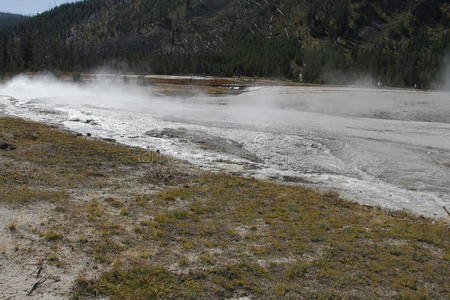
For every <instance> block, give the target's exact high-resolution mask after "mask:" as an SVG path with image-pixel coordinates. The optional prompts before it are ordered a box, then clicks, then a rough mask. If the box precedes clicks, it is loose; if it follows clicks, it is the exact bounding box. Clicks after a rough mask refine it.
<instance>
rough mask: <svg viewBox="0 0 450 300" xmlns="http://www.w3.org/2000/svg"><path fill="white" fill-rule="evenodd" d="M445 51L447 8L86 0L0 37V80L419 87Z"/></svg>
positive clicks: (370, 1) (387, 3) (353, 1)
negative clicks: (99, 72)
mask: <svg viewBox="0 0 450 300" xmlns="http://www.w3.org/2000/svg"><path fill="white" fill-rule="evenodd" d="M449 51H450V4H449V3H448V1H446V0H85V1H82V2H78V3H73V4H66V5H62V6H59V7H57V8H54V9H52V10H50V11H48V12H45V13H43V14H40V15H38V16H36V17H33V18H30V19H28V20H26V21H25V22H22V23H20V24H19V25H17V26H15V27H14V28H9V29H5V30H2V31H0V70H1V73H2V74H15V73H17V72H21V71H39V70H50V71H76V72H79V71H85V70H89V69H92V68H95V67H97V66H102V65H109V66H112V67H116V68H119V69H120V68H123V66H126V69H127V70H129V71H132V72H136V73H150V72H151V73H159V74H175V73H178V74H209V75H219V76H236V75H249V76H261V77H278V78H290V79H292V80H296V81H304V82H318V83H324V82H326V83H345V82H350V81H354V80H357V79H358V77H360V76H363V75H367V74H370V76H371V77H372V78H373V80H375V81H380V82H383V84H386V85H395V86H407V87H411V86H417V87H423V88H427V87H429V86H430V84H431V83H432V82H434V81H435V80H438V74H439V70H440V67H441V66H442V61H443V59H444V57H445V56H446V55H447V54H448V53H449Z"/></svg>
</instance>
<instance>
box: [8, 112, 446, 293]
mask: <svg viewBox="0 0 450 300" xmlns="http://www.w3.org/2000/svg"><path fill="white" fill-rule="evenodd" d="M0 140H3V141H6V142H7V143H11V144H14V145H15V146H17V149H15V150H7V151H6V150H0V208H2V207H7V208H10V209H16V210H19V209H23V210H26V209H33V208H34V207H42V206H45V205H47V206H48V208H49V209H48V215H46V216H43V217H41V219H39V220H37V222H35V223H34V225H33V226H31V227H30V226H25V225H24V224H21V223H20V222H11V224H9V225H8V226H7V227H6V228H1V229H0V231H8V232H9V233H10V234H11V235H12V236H13V237H14V238H15V239H16V240H17V243H18V244H20V243H21V242H22V240H21V239H23V237H24V236H27V238H28V239H30V240H32V241H33V247H29V248H26V249H25V248H21V247H20V246H19V247H17V249H15V250H14V251H18V252H23V255H27V256H30V255H31V256H35V257H36V260H38V259H39V260H40V261H41V263H42V264H43V265H52V266H53V267H54V268H55V269H56V270H57V269H60V270H62V272H70V270H72V269H73V268H71V265H73V264H79V262H78V261H74V260H73V259H71V257H84V258H85V260H86V261H89V265H90V266H91V270H94V271H91V272H80V273H79V274H75V277H76V278H77V279H76V280H75V281H74V282H73V287H72V288H71V289H70V295H65V296H70V297H73V298H75V299H85V298H95V297H99V298H101V297H104V296H108V297H111V298H112V299H173V298H177V299H189V298H192V299H211V298H232V297H243V296H248V297H250V298H254V299H280V298H288V299H289V298H291V299H350V298H351V299H374V298H383V299H389V298H390V299H448V298H449V297H450V286H449V281H448V278H450V235H449V229H448V222H446V221H438V222H435V221H432V220H430V219H427V218H422V217H416V216H412V215H409V214H407V213H405V212H386V211H383V210H381V209H378V208H372V207H366V206H361V205H358V204H354V203H351V202H348V201H345V200H343V199H340V198H339V197H338V195H336V194H333V193H327V194H320V193H318V192H315V191H313V190H310V189H305V188H302V187H295V186H284V185H280V184H277V183H273V182H268V181H261V180H255V179H247V178H242V177H236V176H231V175H226V174H211V173H207V172H203V171H200V170H197V169H195V168H194V167H192V166H189V165H188V164H186V163H184V162H180V161H176V160H173V159H170V158H168V157H165V156H161V155H157V154H156V153H150V152H143V151H142V150H139V149H134V148H128V147H124V146H120V145H115V144H110V143H106V142H103V141H97V140H92V139H87V138H84V137H79V136H76V135H74V134H72V133H67V132H63V131H60V130H57V129H54V128H50V127H48V126H45V125H41V124H38V123H33V122H29V121H24V120H20V119H13V118H1V119H0ZM0 213H1V210H0ZM0 250H1V249H0ZM6 252H7V251H6ZM2 255H5V256H7V255H9V254H8V253H5V251H3V253H2ZM36 293H39V290H37V292H36Z"/></svg>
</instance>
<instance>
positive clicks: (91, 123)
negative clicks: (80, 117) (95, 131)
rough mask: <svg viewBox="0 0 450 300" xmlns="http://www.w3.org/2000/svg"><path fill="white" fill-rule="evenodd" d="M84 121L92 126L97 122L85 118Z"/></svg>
mask: <svg viewBox="0 0 450 300" xmlns="http://www.w3.org/2000/svg"><path fill="white" fill-rule="evenodd" d="M84 123H86V124H89V125H93V126H97V125H98V123H97V122H95V120H86V121H85V122H84Z"/></svg>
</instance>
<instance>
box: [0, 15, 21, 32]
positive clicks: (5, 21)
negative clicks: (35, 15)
mask: <svg viewBox="0 0 450 300" xmlns="http://www.w3.org/2000/svg"><path fill="white" fill-rule="evenodd" d="M25 19H26V17H25V16H21V15H16V14H8V13H2V12H0V29H4V28H8V27H12V26H14V25H17V24H18V23H20V22H21V21H23V20H25Z"/></svg>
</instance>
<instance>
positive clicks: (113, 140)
mask: <svg viewBox="0 0 450 300" xmlns="http://www.w3.org/2000/svg"><path fill="white" fill-rule="evenodd" d="M102 140H104V141H105V142H110V143H115V142H117V141H116V140H115V139H110V138H103V139H102Z"/></svg>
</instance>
